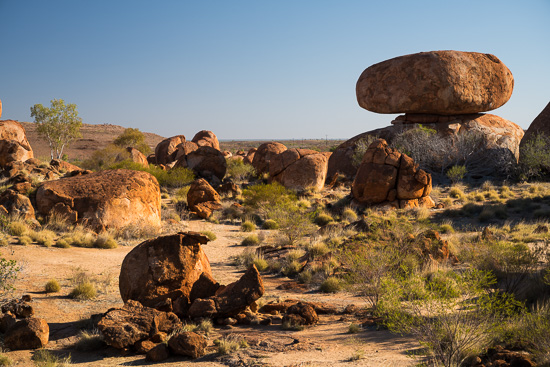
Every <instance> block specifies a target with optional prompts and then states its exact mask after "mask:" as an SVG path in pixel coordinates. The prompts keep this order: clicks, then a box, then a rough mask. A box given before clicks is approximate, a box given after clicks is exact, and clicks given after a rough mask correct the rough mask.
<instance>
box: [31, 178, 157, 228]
mask: <svg viewBox="0 0 550 367" xmlns="http://www.w3.org/2000/svg"><path fill="white" fill-rule="evenodd" d="M58 203H61V204H62V205H65V206H67V208H68V209H70V210H72V211H75V212H77V213H78V221H79V223H83V224H86V225H89V226H91V227H92V228H96V229H98V230H101V229H105V228H121V227H125V226H127V225H154V226H158V225H160V188H159V185H158V182H157V180H156V179H155V178H154V177H153V176H152V175H151V174H149V173H147V172H140V171H131V170H124V169H120V170H107V171H100V172H96V173H90V174H85V175H80V176H74V177H68V178H63V179H59V180H55V181H48V182H45V183H44V184H43V185H42V186H40V188H39V189H38V191H37V193H36V204H37V210H38V212H39V213H40V214H42V215H49V214H50V211H51V210H52V208H53V207H54V206H55V205H57V204H58Z"/></svg>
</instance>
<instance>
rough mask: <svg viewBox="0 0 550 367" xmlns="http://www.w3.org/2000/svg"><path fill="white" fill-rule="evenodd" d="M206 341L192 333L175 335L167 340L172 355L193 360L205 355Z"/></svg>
mask: <svg viewBox="0 0 550 367" xmlns="http://www.w3.org/2000/svg"><path fill="white" fill-rule="evenodd" d="M206 344H207V343H206V339H205V338H204V337H203V336H202V335H199V334H197V333H194V332H192V331H187V332H183V333H180V334H176V335H174V336H172V337H171V338H170V340H168V347H169V348H170V351H172V353H174V354H179V355H184V356H188V357H191V358H193V359H196V358H199V357H202V356H204V355H205V354H206V352H205V348H206Z"/></svg>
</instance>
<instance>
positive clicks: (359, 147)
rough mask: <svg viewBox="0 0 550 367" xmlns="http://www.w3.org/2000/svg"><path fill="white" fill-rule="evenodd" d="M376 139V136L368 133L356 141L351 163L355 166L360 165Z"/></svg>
mask: <svg viewBox="0 0 550 367" xmlns="http://www.w3.org/2000/svg"><path fill="white" fill-rule="evenodd" d="M374 140H376V137H375V136H373V135H366V136H365V137H364V138H361V139H359V140H358V141H357V142H356V143H355V148H354V150H353V155H352V156H351V164H353V166H354V167H359V165H360V164H361V161H362V160H363V156H364V155H365V153H366V151H367V149H368V148H369V146H370V145H371V144H372V142H373V141H374Z"/></svg>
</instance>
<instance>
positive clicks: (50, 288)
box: [44, 279, 61, 293]
mask: <svg viewBox="0 0 550 367" xmlns="http://www.w3.org/2000/svg"><path fill="white" fill-rule="evenodd" d="M44 290H45V291H46V293H56V292H59V291H60V290H61V286H60V285H59V282H58V281H57V280H56V279H50V280H48V282H47V283H46V285H45V286H44Z"/></svg>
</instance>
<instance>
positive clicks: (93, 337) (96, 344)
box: [74, 330, 106, 352]
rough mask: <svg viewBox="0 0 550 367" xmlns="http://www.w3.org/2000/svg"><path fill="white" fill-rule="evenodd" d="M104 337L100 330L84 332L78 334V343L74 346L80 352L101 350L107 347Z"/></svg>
mask: <svg viewBox="0 0 550 367" xmlns="http://www.w3.org/2000/svg"><path fill="white" fill-rule="evenodd" d="M105 345H106V344H105V342H104V340H103V336H102V335H101V334H100V333H99V331H98V330H93V331H86V330H82V331H81V332H80V333H79V334H78V341H77V342H76V343H75V344H74V347H75V349H76V350H78V351H80V352H91V351H94V350H98V349H101V348H103V347H104V346H105Z"/></svg>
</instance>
